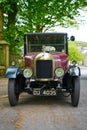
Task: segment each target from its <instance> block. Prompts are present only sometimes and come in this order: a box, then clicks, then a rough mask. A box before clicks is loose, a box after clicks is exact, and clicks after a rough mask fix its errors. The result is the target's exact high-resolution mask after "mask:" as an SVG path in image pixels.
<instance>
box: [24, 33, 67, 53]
mask: <svg viewBox="0 0 87 130" xmlns="http://www.w3.org/2000/svg"><path fill="white" fill-rule="evenodd" d="M43 45H45V46H53V47H55V48H56V51H57V52H65V53H67V54H68V38H67V33H27V34H25V35H24V54H27V53H29V52H41V51H42V46H43Z"/></svg>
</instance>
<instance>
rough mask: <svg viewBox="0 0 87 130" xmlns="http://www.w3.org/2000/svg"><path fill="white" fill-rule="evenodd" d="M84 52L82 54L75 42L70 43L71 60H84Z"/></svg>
mask: <svg viewBox="0 0 87 130" xmlns="http://www.w3.org/2000/svg"><path fill="white" fill-rule="evenodd" d="M83 59H84V54H82V53H81V52H80V51H79V49H78V48H77V46H76V45H75V44H74V43H71V42H70V43H69V60H70V61H73V60H76V61H83Z"/></svg>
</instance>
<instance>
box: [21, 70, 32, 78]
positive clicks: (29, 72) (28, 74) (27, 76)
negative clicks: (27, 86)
mask: <svg viewBox="0 0 87 130" xmlns="http://www.w3.org/2000/svg"><path fill="white" fill-rule="evenodd" d="M32 74H33V72H32V69H31V68H26V69H24V71H23V75H24V77H25V78H30V77H31V76H32Z"/></svg>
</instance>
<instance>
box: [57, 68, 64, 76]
mask: <svg viewBox="0 0 87 130" xmlns="http://www.w3.org/2000/svg"><path fill="white" fill-rule="evenodd" d="M55 75H56V76H57V77H62V76H63V75H64V69H62V68H56V69H55Z"/></svg>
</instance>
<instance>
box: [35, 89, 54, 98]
mask: <svg viewBox="0 0 87 130" xmlns="http://www.w3.org/2000/svg"><path fill="white" fill-rule="evenodd" d="M33 95H35V96H40V95H41V96H56V95H57V93H56V90H55V89H54V88H52V89H50V90H43V91H42V92H41V91H40V89H38V88H35V89H34V90H33Z"/></svg>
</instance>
